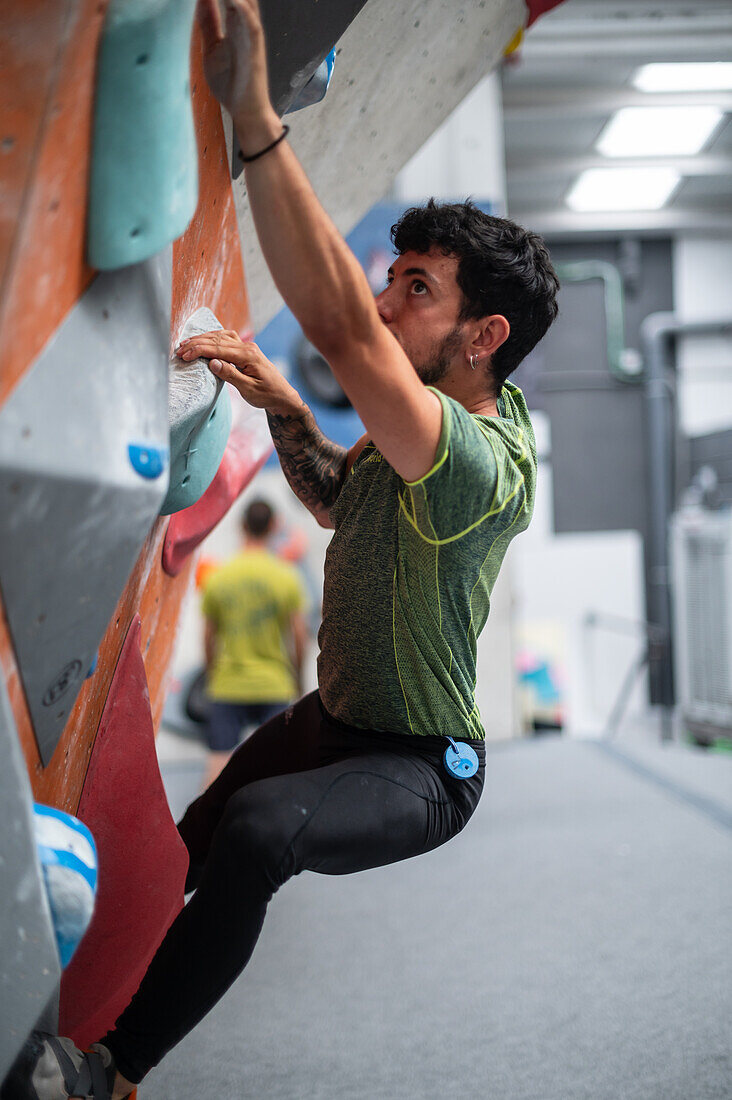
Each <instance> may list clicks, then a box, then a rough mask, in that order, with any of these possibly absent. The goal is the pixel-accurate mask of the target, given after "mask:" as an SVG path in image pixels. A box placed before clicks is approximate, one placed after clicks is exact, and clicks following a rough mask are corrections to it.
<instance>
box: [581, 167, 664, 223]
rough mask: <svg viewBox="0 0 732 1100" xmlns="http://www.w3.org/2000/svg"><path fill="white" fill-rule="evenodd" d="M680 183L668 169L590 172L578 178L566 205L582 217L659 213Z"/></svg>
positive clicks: (603, 169)
mask: <svg viewBox="0 0 732 1100" xmlns="http://www.w3.org/2000/svg"><path fill="white" fill-rule="evenodd" d="M680 179H681V176H680V174H679V173H678V172H674V171H673V169H671V168H589V169H588V170H587V171H586V172H582V173H581V175H579V176H578V177H577V180H576V181H575V184H574V186H573V187H572V189H571V191H570V192H569V194H568V195H567V198H566V200H565V201H566V203H567V206H569V207H570V209H572V210H578V211H582V212H583V213H589V212H590V211H595V212H598V213H599V212H602V211H606V212H610V211H614V210H659V209H660V208H661V207H662V206H663V205H664V204H665V203H666V202H667V201H668V199H669V198H670V197H671V195H672V194H673V192H674V190H675V189H676V187H677V186H678V184H679V181H680Z"/></svg>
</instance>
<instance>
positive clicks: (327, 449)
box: [267, 405, 348, 510]
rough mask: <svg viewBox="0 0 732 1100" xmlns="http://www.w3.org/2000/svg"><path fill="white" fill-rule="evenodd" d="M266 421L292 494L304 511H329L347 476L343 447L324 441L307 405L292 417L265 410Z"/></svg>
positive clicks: (327, 440)
mask: <svg viewBox="0 0 732 1100" xmlns="http://www.w3.org/2000/svg"><path fill="white" fill-rule="evenodd" d="M267 420H268V421H269V430H270V432H271V433H272V441H273V442H274V445H275V448H276V450H277V455H278V457H279V460H280V465H281V466H282V470H283V473H284V475H285V477H286V478H287V480H288V482H289V484H290V488H291V489H292V491H293V492H294V493H295V495H296V496H297V497H298V498H299V499H300V500H301V501H302V503H303V504H304V505H305V506H306V507H307V508H310V509H316V510H318V509H322V508H326V509H328V508H331V507H332V506H333V505H334V504H335V502H336V499H337V497H338V494H339V493H340V491H341V486H342V484H343V479H344V477H345V476H346V462H347V458H348V451H347V450H346V448H345V447H339V446H338V444H336V443H333V442H331V440H330V439H326V437H325V436H324V435H323V433H322V432H321V430H320V428H319V427H318V425H317V424H316V422H315V417H314V416H313V414H312V413H311V412H310V409H309V408H308V407H307V405H304V406H303V407H302V411H300V410H298V411H297V412H296V413H292V414H289V413H274V412H270V411H269V410H268V412H267Z"/></svg>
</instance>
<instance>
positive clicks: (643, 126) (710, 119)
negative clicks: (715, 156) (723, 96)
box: [596, 106, 724, 157]
mask: <svg viewBox="0 0 732 1100" xmlns="http://www.w3.org/2000/svg"><path fill="white" fill-rule="evenodd" d="M723 114H724V112H723V111H722V109H721V108H720V107H712V106H693V107H623V108H622V109H621V110H619V111H616V112H615V114H614V115H613V117H612V118H611V119H610V121H609V122H608V124H607V126H605V128H604V130H603V131H602V133H601V134H600V138H599V140H598V142H597V146H596V148H597V150H598V152H600V153H602V154H603V155H604V156H606V157H663V156H668V157H673V156H692V155H693V154H694V153H698V152H699V150H700V149H702V148H703V146H704V145H705V144H706V142H707V141H708V140H709V138H710V137H711V135H712V133H713V132H714V130H715V129H716V128H717V126H718V125H719V122H720V120H721V118H722V116H723Z"/></svg>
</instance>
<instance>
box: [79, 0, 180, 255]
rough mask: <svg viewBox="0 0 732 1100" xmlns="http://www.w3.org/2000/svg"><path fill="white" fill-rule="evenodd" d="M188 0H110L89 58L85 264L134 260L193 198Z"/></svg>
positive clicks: (163, 240) (174, 227)
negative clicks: (93, 62) (92, 96)
mask: <svg viewBox="0 0 732 1100" xmlns="http://www.w3.org/2000/svg"><path fill="white" fill-rule="evenodd" d="M194 10H195V0H134V3H131V2H130V0H112V2H111V4H110V6H109V10H108V12H107V17H106V21H105V24H104V30H103V32H102V39H101V43H100V47H99V57H98V61H97V81H96V100H95V105H94V134H93V141H92V159H91V179H90V191H89V211H88V255H89V263H90V264H91V265H92V267H96V268H99V269H100V270H111V269H113V268H117V267H124V266H125V265H127V264H133V263H139V262H140V261H141V260H145V259H147V258H148V257H150V256H152V255H154V254H155V253H156V252H159V251H160V249H162V248H164V247H165V245H167V244H170V242H171V241H174V240H176V239H177V238H178V237H180V236H181V234H183V233H184V232H185V230H186V227H187V225H188V223H189V222H190V220H191V218H192V217H193V215H194V213H195V210H196V203H197V201H198V152H197V148H196V138H195V132H194V126H193V112H192V108H191V95H190V80H189V66H190V61H189V54H190V43H191V28H192V25H193V14H194Z"/></svg>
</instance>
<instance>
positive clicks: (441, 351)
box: [412, 325, 463, 386]
mask: <svg viewBox="0 0 732 1100" xmlns="http://www.w3.org/2000/svg"><path fill="white" fill-rule="evenodd" d="M462 342H463V330H462V326H461V325H456V326H455V328H453V329H451V330H450V331H449V332H448V333H447V335H446V336H443V338H442V340H440V341H439V343H435V345H434V347H433V348H432V349H431V351H430V352H429V354H428V356H427V358H426V359H425V360H423V361H422V362H421V363H416V362H412V366H413V367H414V369H415V371H416V372H417V375H418V377H419V378H420V380H421V381H422V382H424V384H425V386H435V385H437V383H438V382H441V381H442V379H443V378H444V377H445V375H446V374H447V372H448V370H449V368H450V365H451V363H452V361H453V358H454V357H455V352H456V351H458V350H459V348H460V346H461V344H462Z"/></svg>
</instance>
